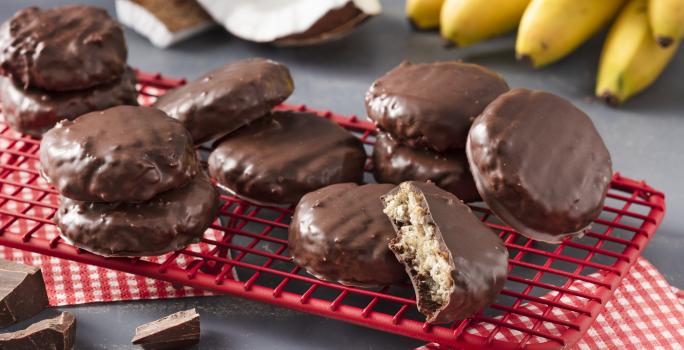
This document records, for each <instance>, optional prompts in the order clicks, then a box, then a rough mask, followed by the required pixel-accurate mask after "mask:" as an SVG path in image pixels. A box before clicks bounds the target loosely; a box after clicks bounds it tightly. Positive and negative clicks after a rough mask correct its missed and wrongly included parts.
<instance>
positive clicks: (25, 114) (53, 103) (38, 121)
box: [0, 69, 138, 137]
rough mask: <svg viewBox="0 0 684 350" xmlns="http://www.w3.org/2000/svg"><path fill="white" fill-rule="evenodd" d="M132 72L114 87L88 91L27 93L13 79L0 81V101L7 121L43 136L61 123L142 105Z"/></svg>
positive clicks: (28, 132) (35, 90)
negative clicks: (116, 108)
mask: <svg viewBox="0 0 684 350" xmlns="http://www.w3.org/2000/svg"><path fill="white" fill-rule="evenodd" d="M135 83H136V77H135V72H133V70H132V69H128V70H127V71H126V72H125V73H124V75H123V76H122V77H121V78H120V79H118V80H116V81H114V82H113V83H110V84H105V85H98V86H96V87H92V88H89V89H86V90H78V91H65V92H54V91H53V92H48V91H45V90H38V89H31V88H30V89H28V90H24V89H22V88H21V87H20V86H18V85H16V83H14V81H12V80H11V79H9V78H0V99H1V100H2V112H3V115H4V116H5V121H6V122H7V124H8V125H9V126H10V127H11V128H12V129H14V130H17V131H19V132H21V133H24V134H29V135H33V136H38V137H40V136H41V135H43V133H45V132H46V131H48V130H50V129H51V128H52V127H53V126H55V124H57V122H59V121H61V120H64V119H67V120H74V119H76V118H77V117H78V116H80V115H83V114H86V113H88V112H92V111H99V110H103V109H106V108H109V107H113V106H118V105H132V106H137V105H138V100H137V98H138V92H137V91H136V89H135Z"/></svg>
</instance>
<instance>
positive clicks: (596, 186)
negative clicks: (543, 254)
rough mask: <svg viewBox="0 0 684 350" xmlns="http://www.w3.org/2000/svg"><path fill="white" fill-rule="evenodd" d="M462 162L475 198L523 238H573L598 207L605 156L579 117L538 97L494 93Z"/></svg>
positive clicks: (605, 179)
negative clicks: (472, 181) (466, 162)
mask: <svg viewBox="0 0 684 350" xmlns="http://www.w3.org/2000/svg"><path fill="white" fill-rule="evenodd" d="M467 153H468V160H469V162H470V167H471V170H472V172H473V177H474V178H475V182H476V184H477V187H478V189H479V192H480V194H481V195H482V198H483V199H484V201H485V202H486V203H487V205H488V206H489V207H490V208H491V209H492V211H493V212H494V213H495V214H496V215H497V216H498V217H499V218H501V220H503V221H504V222H506V223H507V224H508V225H510V226H511V227H513V228H514V229H515V230H517V231H518V232H520V233H521V234H523V235H524V236H526V237H528V238H531V239H536V240H541V241H546V242H550V243H557V242H560V241H561V240H562V239H563V238H565V237H568V236H574V235H581V234H582V233H583V232H584V230H585V229H586V228H587V227H588V226H589V224H591V222H592V221H593V220H594V219H596V218H597V217H598V216H599V214H600V213H601V210H602V208H603V202H604V200H605V198H606V192H607V191H608V186H609V184H610V179H611V176H612V172H613V171H612V165H611V160H610V153H608V149H606V146H605V144H604V143H603V140H602V139H601V136H600V135H599V133H598V131H597V130H596V128H595V127H594V124H593V123H592V122H591V119H589V117H588V116H587V115H586V114H584V112H582V111H580V110H579V109H577V108H576V107H575V106H573V105H572V104H571V103H570V102H568V101H566V100H564V99H562V98H560V97H558V96H555V95H552V94H550V93H547V92H542V91H531V90H526V89H514V90H511V91H510V92H508V93H506V94H503V95H501V96H500V97H499V98H497V99H496V100H495V101H494V102H492V103H491V104H490V105H489V106H488V107H487V109H485V111H484V112H483V113H482V115H480V116H479V117H478V118H477V119H476V120H475V123H474V124H473V127H472V129H470V136H469V138H468V148H467Z"/></svg>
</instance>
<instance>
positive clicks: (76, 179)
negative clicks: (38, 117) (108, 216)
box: [40, 106, 199, 202]
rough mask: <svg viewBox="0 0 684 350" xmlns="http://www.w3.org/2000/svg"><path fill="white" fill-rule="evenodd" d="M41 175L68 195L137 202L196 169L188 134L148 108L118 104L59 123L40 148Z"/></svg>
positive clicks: (170, 186)
mask: <svg viewBox="0 0 684 350" xmlns="http://www.w3.org/2000/svg"><path fill="white" fill-rule="evenodd" d="M40 163H41V166H42V171H43V174H44V175H45V177H46V178H47V179H48V180H49V181H50V182H51V183H52V184H53V185H54V186H55V187H56V188H57V189H58V190H59V192H60V193H61V194H62V195H63V196H65V197H69V198H71V199H75V200H79V201H92V202H142V201H146V200H149V199H151V198H152V197H154V196H155V195H157V194H159V193H161V192H164V191H168V190H171V189H174V188H177V187H179V186H183V185H185V184H187V183H188V182H190V180H191V179H192V178H193V177H194V176H195V174H197V172H198V169H199V167H198V164H197V158H196V156H195V151H194V149H193V144H192V140H191V138H190V134H189V133H188V131H187V130H186V129H185V128H184V127H183V125H182V124H181V123H180V122H178V121H177V120H174V119H173V118H169V117H168V116H167V115H166V114H165V113H164V112H162V111H160V110H158V109H155V108H151V107H132V106H118V107H113V108H109V109H106V110H104V111H100V112H92V113H88V114H86V115H83V116H81V117H79V118H78V119H76V120H74V121H63V122H60V123H58V124H57V126H56V127H55V128H53V129H52V130H50V131H48V132H47V133H45V135H44V136H43V142H42V143H41V147H40Z"/></svg>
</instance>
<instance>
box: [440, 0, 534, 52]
mask: <svg viewBox="0 0 684 350" xmlns="http://www.w3.org/2000/svg"><path fill="white" fill-rule="evenodd" d="M529 2H530V0H489V1H482V0H446V1H445V2H444V5H443V6H442V13H441V15H440V22H441V28H440V29H441V32H442V37H444V38H445V39H447V40H449V41H451V42H453V43H455V44H456V45H458V46H467V45H471V44H475V43H477V42H479V41H481V40H484V39H487V38H491V37H494V36H497V35H501V34H504V33H506V32H509V31H511V30H513V29H514V28H515V27H516V26H517V25H518V22H520V17H521V16H522V14H523V11H525V7H527V4H528V3H529Z"/></svg>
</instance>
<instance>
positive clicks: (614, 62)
mask: <svg viewBox="0 0 684 350" xmlns="http://www.w3.org/2000/svg"><path fill="white" fill-rule="evenodd" d="M648 5H649V4H648V1H647V0H630V1H629V2H628V3H627V5H626V6H625V8H624V9H623V10H622V12H621V13H620V15H619V16H618V18H617V19H616V21H615V23H614V24H613V26H612V28H611V29H610V32H609V33H608V38H607V39H606V43H605V44H604V46H603V53H602V54H601V62H600V64H599V71H598V79H597V81H596V96H598V97H600V98H602V99H603V100H605V101H606V102H608V103H609V104H612V105H618V104H621V103H622V102H624V101H625V100H627V99H628V98H629V97H631V96H632V95H634V94H636V93H637V92H639V91H641V90H643V89H645V88H646V87H648V86H649V85H651V83H653V81H655V79H656V78H657V77H658V76H659V75H660V73H661V72H662V71H663V69H665V66H667V63H668V62H669V61H670V59H671V58H672V56H674V53H675V52H676V51H677V47H678V46H679V41H676V42H671V43H670V44H669V46H668V47H666V48H663V47H661V46H660V45H659V44H658V42H657V41H656V39H655V37H654V33H653V32H652V30H651V27H650V26H649V11H648ZM661 42H662V40H661Z"/></svg>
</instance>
